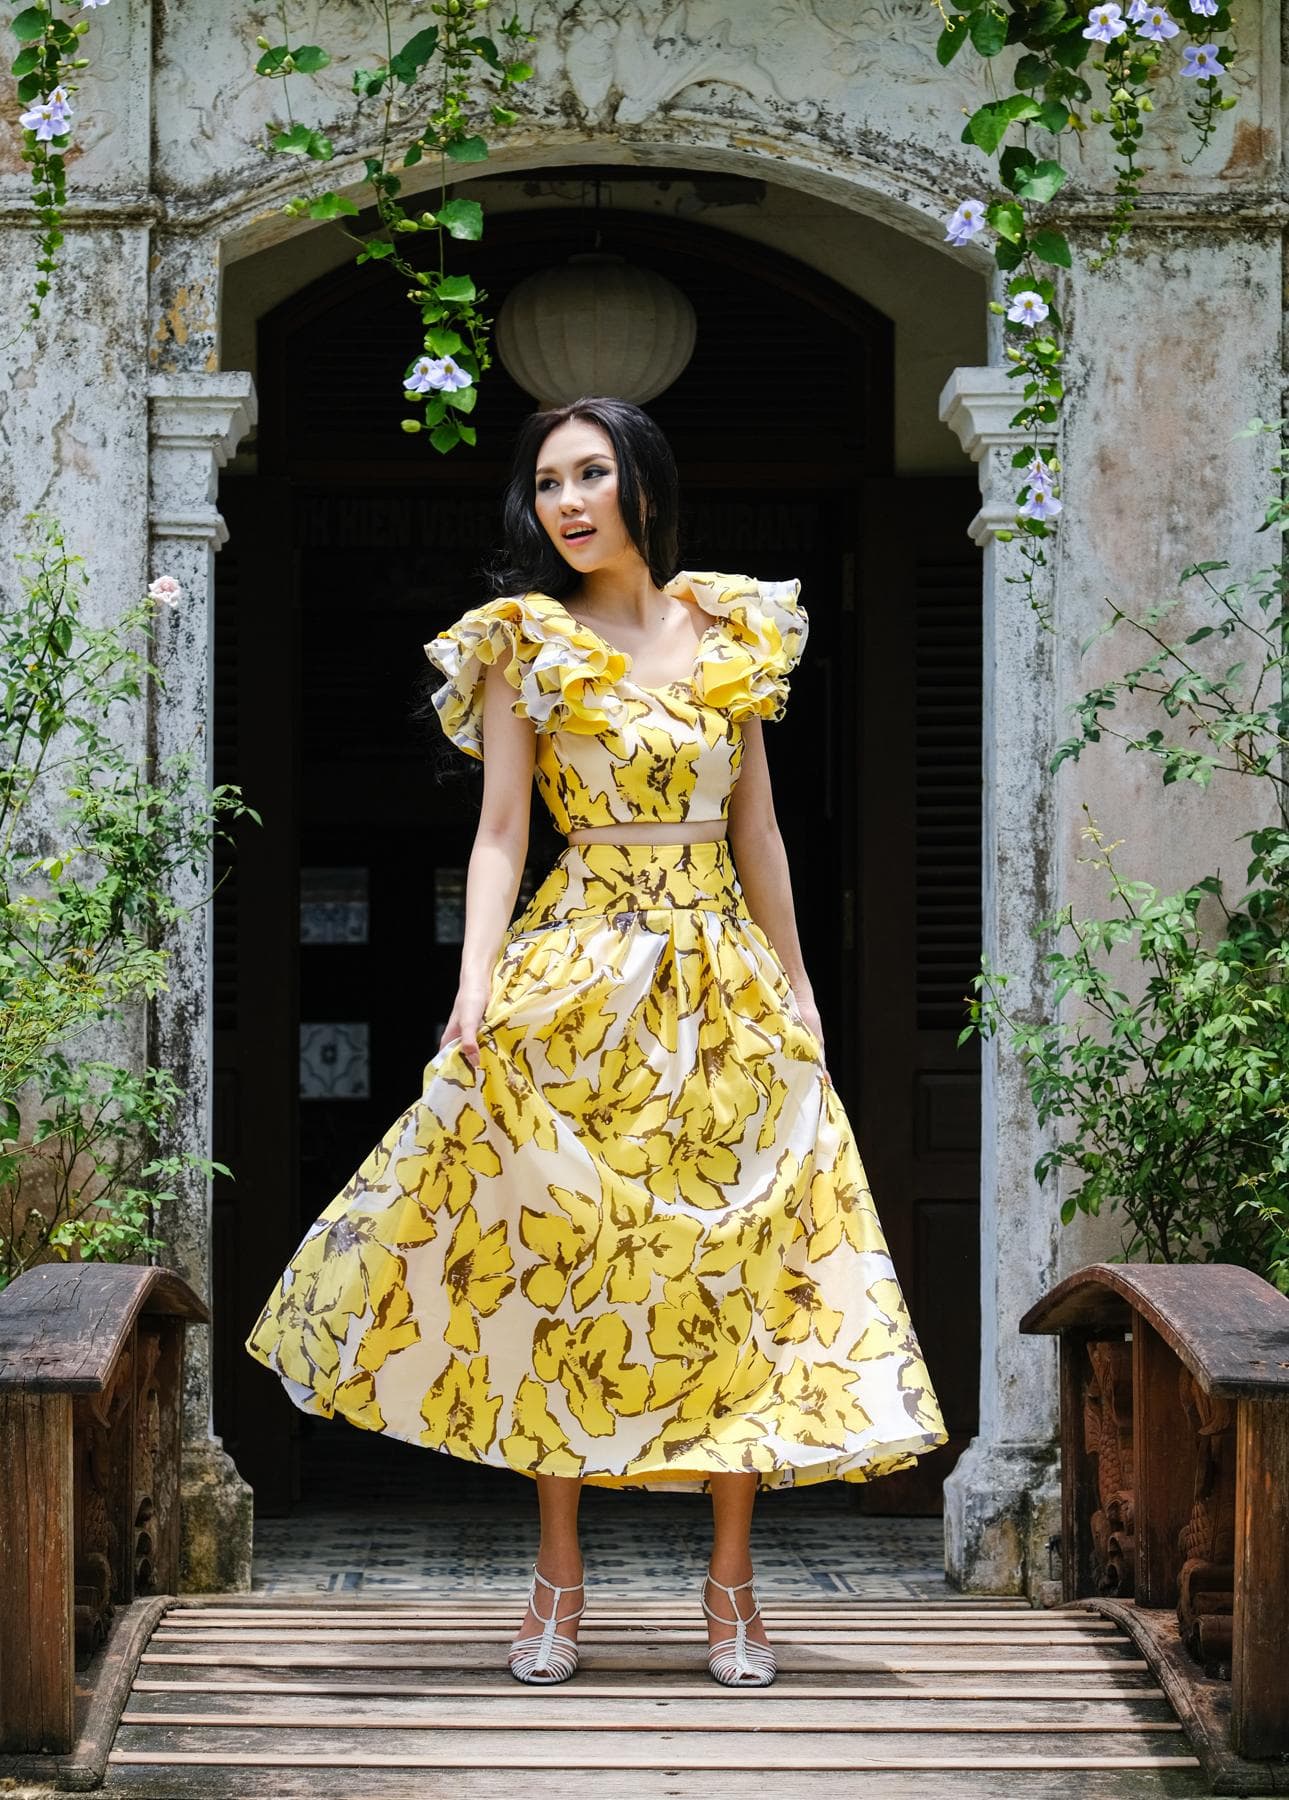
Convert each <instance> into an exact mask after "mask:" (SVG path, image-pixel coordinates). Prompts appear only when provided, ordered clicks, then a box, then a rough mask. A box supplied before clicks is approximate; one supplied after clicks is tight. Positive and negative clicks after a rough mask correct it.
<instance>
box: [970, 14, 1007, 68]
mask: <svg viewBox="0 0 1289 1800" xmlns="http://www.w3.org/2000/svg"><path fill="white" fill-rule="evenodd" d="M968 30H969V31H970V32H971V42H972V44H973V45H974V47H975V48H976V49H977V50H978V51H979V52H980V54H981V55H982V56H997V54H998V52H999V51H1000V50H1001V49H1002V47H1003V45H1004V44H1005V43H1006V42H1007V20H1006V19H1005V18H1004V17H1003V16H1002V14H1001V13H996V12H995V11H994V10H993V8H992V7H987V8H984V9H982V10H981V11H980V12H977V13H973V14H972V16H971V24H970V25H969V26H968Z"/></svg>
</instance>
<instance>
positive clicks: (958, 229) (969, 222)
mask: <svg viewBox="0 0 1289 1800" xmlns="http://www.w3.org/2000/svg"><path fill="white" fill-rule="evenodd" d="M984 222H985V203H984V201H983V200H963V201H962V202H961V203H960V205H959V206H958V209H957V211H956V212H954V213H951V214H950V216H949V217H948V218H947V219H946V220H945V224H946V225H947V226H948V227H949V229H948V230H947V231H946V232H945V234H944V241H945V243H946V244H968V243H970V242H971V240H972V238H973V237H975V235H976V233H977V232H978V231H979V230H980V228H981V226H982V225H983V224H984Z"/></svg>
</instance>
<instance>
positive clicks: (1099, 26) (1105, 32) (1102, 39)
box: [1083, 5, 1128, 44]
mask: <svg viewBox="0 0 1289 1800" xmlns="http://www.w3.org/2000/svg"><path fill="white" fill-rule="evenodd" d="M1119 11H1120V9H1119V7H1118V6H1115V5H1110V6H1094V7H1093V8H1092V11H1091V12H1090V13H1089V14H1088V28H1087V30H1086V31H1085V32H1084V33H1083V35H1084V37H1085V38H1092V39H1093V41H1094V42H1096V43H1098V44H1108V43H1109V42H1110V41H1111V39H1113V38H1117V37H1122V36H1123V34H1124V32H1125V31H1127V29H1128V27H1127V26H1126V25H1125V24H1124V22H1123V20H1122V19H1121V18H1120V16H1119Z"/></svg>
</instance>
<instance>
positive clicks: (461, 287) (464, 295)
mask: <svg viewBox="0 0 1289 1800" xmlns="http://www.w3.org/2000/svg"><path fill="white" fill-rule="evenodd" d="M435 291H436V293H437V294H438V297H439V299H440V300H473V299H474V297H475V287H474V282H473V281H472V280H471V279H470V277H469V276H468V275H448V276H445V278H444V279H443V280H442V281H441V282H439V284H438V287H437V289H436V290H435Z"/></svg>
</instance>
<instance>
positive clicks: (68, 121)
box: [9, 0, 107, 343]
mask: <svg viewBox="0 0 1289 1800" xmlns="http://www.w3.org/2000/svg"><path fill="white" fill-rule="evenodd" d="M81 4H82V10H84V9H86V8H87V9H88V10H90V11H91V12H92V11H94V10H95V9H96V8H97V7H99V6H106V5H107V0H81ZM89 28H90V27H89V21H88V20H86V19H77V21H76V23H75V24H69V23H68V22H67V20H66V19H63V18H60V17H59V16H58V14H57V13H56V12H55V11H54V8H53V7H52V6H50V5H45V4H41V5H37V6H23V7H22V8H21V10H20V11H19V12H18V13H17V14H16V15H15V16H14V18H13V19H11V20H10V22H9V29H10V30H11V31H12V32H13V35H14V36H15V37H16V38H17V40H18V43H19V45H20V46H21V48H20V49H19V51H18V54H17V55H16V56H15V58H14V60H13V63H12V65H11V67H10V73H11V74H12V75H13V78H14V81H15V83H16V84H17V89H18V99H19V100H20V101H21V102H22V107H23V110H22V112H21V114H20V116H19V121H18V122H19V124H20V125H21V127H22V160H23V161H24V162H25V163H26V164H27V165H28V167H29V168H30V170H31V198H32V205H33V207H34V208H35V213H36V218H37V220H38V222H39V226H40V235H39V237H38V238H37V240H36V281H35V286H34V292H33V297H32V299H31V300H29V301H28V303H27V310H28V314H29V317H28V319H27V321H26V324H25V325H24V326H23V327H22V329H23V330H24V331H25V330H26V329H27V327H28V326H30V325H32V324H34V323H35V321H36V320H37V319H38V318H39V317H40V306H41V302H42V300H43V299H44V298H45V295H46V294H47V293H48V292H49V287H50V277H51V276H52V275H53V273H54V271H55V269H56V268H57V265H58V252H59V249H60V248H61V246H62V242H63V213H64V211H65V209H66V206H67V167H66V157H65V152H66V150H67V147H68V145H69V144H70V143H71V141H72V132H71V126H72V95H73V94H74V93H75V92H76V83H75V81H74V80H73V79H72V77H73V75H74V74H76V73H78V72H79V71H80V70H82V69H87V68H88V67H89V58H88V57H87V56H77V55H76V54H75V52H76V51H77V50H78V49H79V47H80V41H81V39H82V38H83V37H84V36H85V34H86V32H87V31H88V30H89ZM21 335H22V334H21V332H19V333H18V336H21ZM15 341H16V339H10V342H11V343H12V342H15Z"/></svg>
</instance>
